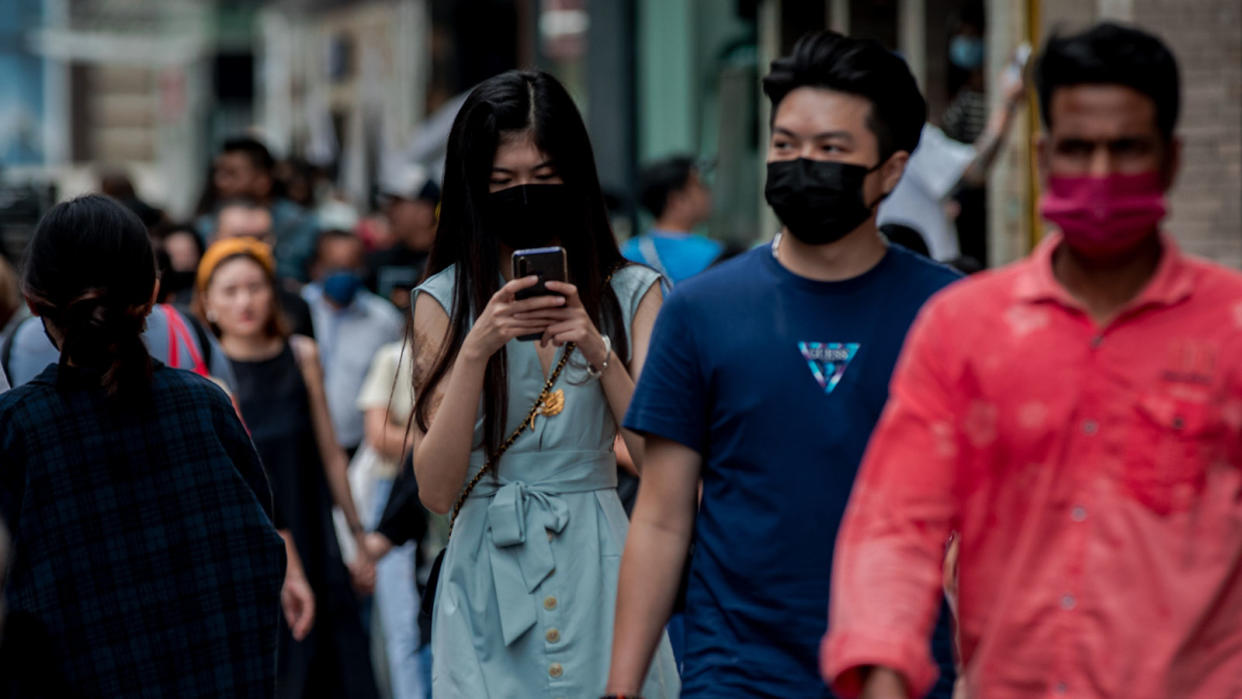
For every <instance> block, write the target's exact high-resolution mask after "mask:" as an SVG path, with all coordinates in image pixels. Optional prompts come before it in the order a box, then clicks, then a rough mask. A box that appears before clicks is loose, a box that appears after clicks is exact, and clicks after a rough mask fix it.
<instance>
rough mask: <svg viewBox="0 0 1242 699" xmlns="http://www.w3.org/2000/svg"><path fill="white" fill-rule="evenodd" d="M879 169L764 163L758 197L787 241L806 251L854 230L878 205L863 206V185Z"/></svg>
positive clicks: (813, 162)
mask: <svg viewBox="0 0 1242 699" xmlns="http://www.w3.org/2000/svg"><path fill="white" fill-rule="evenodd" d="M880 165H883V163H880ZM880 165H876V166H875V167H873V168H866V167H863V166H862V165H853V164H850V163H838V162H833V161H830V160H809V159H807V158H798V159H797V160H777V161H774V162H770V163H768V182H767V185H766V186H765V187H764V190H763V194H764V197H765V198H767V200H768V204H769V205H770V206H771V207H772V210H773V211H775V212H776V216H777V218H779V219H780V220H781V223H783V224H785V227H786V228H788V229H789V233H790V234H791V235H793V236H794V237H795V238H797V239H798V240H800V241H802V242H804V243H806V244H807V245H827V244H828V243H835V242H836V241H838V240H840V239H841V238H844V237H845V236H846V235H848V234H849V233H850V231H853V230H854V229H855V228H858V226H859V225H861V224H862V222H863V221H866V220H867V218H868V217H870V216H871V211H872V209H874V208H875V205H876V204H878V203H880V202H879V200H876V201H874V202H872V203H871V204H867V203H866V202H865V201H863V180H864V179H866V177H867V175H868V174H870V173H872V172H875V171H876V170H878V169H879V168H880Z"/></svg>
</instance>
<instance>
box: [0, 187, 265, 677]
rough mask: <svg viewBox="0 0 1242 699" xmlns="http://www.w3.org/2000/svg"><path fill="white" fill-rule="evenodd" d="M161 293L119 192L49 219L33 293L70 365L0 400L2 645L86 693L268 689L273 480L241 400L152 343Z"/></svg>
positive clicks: (40, 233)
mask: <svg viewBox="0 0 1242 699" xmlns="http://www.w3.org/2000/svg"><path fill="white" fill-rule="evenodd" d="M157 290H158V283H157V281H156V263H155V255H154V252H153V251H152V249H151V243H150V241H149V240H148V238H147V233H146V228H145V227H144V226H143V225H142V222H141V221H139V220H138V218H137V217H136V216H135V215H134V214H133V213H131V212H130V211H129V210H128V209H126V208H125V207H123V206H121V205H120V204H118V203H117V202H115V201H113V200H111V199H109V198H107V197H103V196H98V195H91V196H85V197H81V198H78V199H74V200H72V201H69V202H66V203H63V204H59V205H57V206H56V207H54V208H52V209H51V211H49V212H48V213H47V215H46V216H44V218H43V220H42V221H40V222H39V225H38V227H37V228H36V229H35V233H34V237H33V239H32V240H31V242H30V247H29V250H28V252H27V262H26V267H25V273H24V278H23V281H22V293H23V295H24V296H25V299H26V303H27V305H28V306H29V307H30V309H31V311H32V312H33V313H34V314H35V315H37V316H39V317H40V319H41V320H42V322H43V326H44V329H45V330H46V332H47V334H48V337H49V339H50V340H51V341H52V343H53V344H55V345H56V347H57V348H58V349H59V351H60V359H59V362H58V363H57V364H53V365H50V366H48V367H47V369H45V370H44V371H43V373H42V374H40V375H39V376H38V377H37V378H36V379H34V380H33V381H31V382H29V383H27V384H25V385H23V386H21V387H19V388H16V389H14V390H12V391H9V392H7V393H5V394H3V395H0V455H2V456H0V517H3V519H4V522H5V524H6V525H7V527H8V529H9V531H10V532H11V535H12V540H13V542H12V550H13V558H12V561H11V567H10V570H9V574H8V584H7V589H6V590H5V593H4V594H5V606H6V607H7V609H8V623H7V624H6V625H7V626H8V627H9V631H6V638H5V646H6V648H12V649H15V650H16V652H18V653H20V654H22V655H24V656H26V657H27V658H28V660H29V661H28V662H27V661H26V660H25V659H23V658H12V657H9V658H6V659H5V660H6V662H5V666H6V667H7V668H9V672H10V673H11V672H14V671H16V672H19V673H20V672H27V673H34V672H38V670H37V668H42V669H43V670H44V671H47V670H50V671H51V672H52V673H54V675H53V676H54V677H55V678H56V679H57V681H60V682H63V683H64V685H65V687H64V689H65V693H66V694H69V695H73V696H134V695H139V694H141V695H143V696H178V697H187V696H234V697H242V696H245V697H249V696H256V697H257V696H265V697H270V696H272V694H273V693H274V691H275V680H276V639H277V625H278V623H279V620H280V609H281V607H280V593H281V582H282V580H283V579H284V573H285V553H284V544H283V542H282V541H281V538H280V536H278V535H277V533H276V530H275V528H274V527H273V525H272V521H271V506H272V494H271V490H270V488H269V486H268V482H267V477H266V475H265V474H264V471H263V467H262V465H261V463H260V461H259V456H258V454H257V453H256V452H255V450H254V447H253V445H252V444H251V442H250V439H249V437H248V436H247V435H246V431H245V428H244V427H243V426H242V424H241V422H240V421H239V419H238V417H237V414H236V413H235V411H234V409H233V406H232V403H231V402H230V401H229V398H228V397H227V396H226V395H225V394H224V392H223V391H221V390H220V389H219V388H218V387H217V386H216V385H215V384H213V383H211V382H210V381H208V380H207V379H204V378H202V377H200V376H198V375H196V374H194V373H192V372H188V371H180V370H175V369H170V368H168V367H166V366H164V365H163V364H162V363H160V362H158V361H155V360H153V359H152V358H151V356H150V355H149V354H148V353H147V349H146V346H145V345H144V344H143V342H142V338H141V333H142V331H143V327H144V325H145V319H146V316H147V314H148V313H150V311H151V307H152V305H153V303H154V301H155V298H156V294H157ZM18 629H21V630H22V631H21V632H22V634H23V638H12V637H11V635H12V633H15V632H16V631H17V630H18ZM6 679H7V681H8V682H11V683H18V684H21V685H22V686H27V687H39V686H41V685H42V682H43V681H44V680H47V679H50V678H48V677H46V676H43V677H35V676H32V677H29V678H27V680H28V681H25V682H23V680H22V679H21V678H17V677H7V678H6Z"/></svg>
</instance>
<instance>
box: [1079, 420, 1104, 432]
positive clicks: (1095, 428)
mask: <svg viewBox="0 0 1242 699" xmlns="http://www.w3.org/2000/svg"><path fill="white" fill-rule="evenodd" d="M1082 431H1083V433H1084V434H1095V433H1096V432H1099V431H1100V424H1099V423H1098V422H1096V421H1095V420H1083V421H1082Z"/></svg>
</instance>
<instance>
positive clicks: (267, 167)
mask: <svg viewBox="0 0 1242 699" xmlns="http://www.w3.org/2000/svg"><path fill="white" fill-rule="evenodd" d="M220 152H221V153H242V154H243V155H245V156H246V157H247V158H249V159H250V164H251V165H253V166H254V167H255V168H256V169H258V170H262V171H263V172H266V173H268V174H271V172H272V170H273V169H274V168H275V167H276V159H275V158H273V157H272V152H271V151H269V150H268V149H267V146H265V145H263V142H262V141H260V140H259V139H257V138H254V137H252V136H234V137H233V138H230V139H228V140H227V141H225V142H224V145H222V146H220Z"/></svg>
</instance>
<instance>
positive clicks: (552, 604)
mask: <svg viewBox="0 0 1242 699" xmlns="http://www.w3.org/2000/svg"><path fill="white" fill-rule="evenodd" d="M543 608H544V609H546V610H548V611H549V612H550V611H552V610H553V609H556V598H555V597H545V598H544V600H543Z"/></svg>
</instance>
